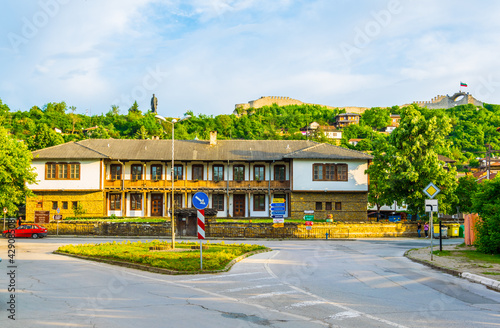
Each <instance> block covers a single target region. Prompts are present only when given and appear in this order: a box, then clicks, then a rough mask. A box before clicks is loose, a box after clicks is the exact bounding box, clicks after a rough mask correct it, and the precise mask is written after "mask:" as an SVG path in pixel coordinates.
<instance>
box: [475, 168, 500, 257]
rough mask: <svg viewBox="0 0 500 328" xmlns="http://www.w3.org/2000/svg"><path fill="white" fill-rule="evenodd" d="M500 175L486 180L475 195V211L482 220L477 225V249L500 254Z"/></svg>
mask: <svg viewBox="0 0 500 328" xmlns="http://www.w3.org/2000/svg"><path fill="white" fill-rule="evenodd" d="M499 194H500V177H498V176H497V177H496V178H495V179H494V180H490V181H488V180H487V181H484V182H483V183H481V184H480V186H479V188H478V192H477V193H476V194H475V195H474V196H473V201H472V202H473V208H472V209H473V211H474V212H477V213H479V216H480V217H481V221H479V222H478V224H477V225H476V230H477V239H476V246H477V250H478V251H480V252H482V253H487V254H500V197H498V195H499Z"/></svg>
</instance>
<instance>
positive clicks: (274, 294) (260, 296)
mask: <svg viewBox="0 0 500 328" xmlns="http://www.w3.org/2000/svg"><path fill="white" fill-rule="evenodd" d="M287 294H297V292H296V291H295V290H289V291H286V292H272V293H265V294H259V295H255V296H250V297H249V298H268V297H274V296H279V295H287Z"/></svg>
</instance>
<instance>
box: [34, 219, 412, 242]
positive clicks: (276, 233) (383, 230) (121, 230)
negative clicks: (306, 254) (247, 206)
mask: <svg viewBox="0 0 500 328" xmlns="http://www.w3.org/2000/svg"><path fill="white" fill-rule="evenodd" d="M213 221H214V220H213V219H212V220H209V221H208V222H207V225H206V230H205V232H206V236H207V238H301V239H326V234H327V233H328V238H330V239H334V238H381V237H416V236H417V229H416V225H415V224H414V223H380V222H373V223H339V222H334V223H323V222H321V223H319V222H314V223H313V226H312V228H311V230H307V227H306V226H305V225H304V224H302V223H285V226H284V227H283V228H274V227H273V224H272V223H231V222H221V223H217V222H213ZM43 226H44V227H46V228H47V229H48V232H49V235H51V236H55V235H56V234H58V235H82V236H123V237H126V236H148V237H151V236H153V237H154V236H157V237H170V236H171V234H170V231H171V229H170V222H169V221H167V222H163V223H162V222H152V223H112V222H61V223H59V227H57V223H50V224H44V225H43ZM177 236H178V237H179V235H178V234H177Z"/></svg>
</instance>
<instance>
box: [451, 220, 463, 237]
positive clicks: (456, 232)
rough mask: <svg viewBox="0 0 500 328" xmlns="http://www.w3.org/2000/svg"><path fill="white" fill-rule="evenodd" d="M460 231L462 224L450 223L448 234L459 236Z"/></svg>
mask: <svg viewBox="0 0 500 328" xmlns="http://www.w3.org/2000/svg"><path fill="white" fill-rule="evenodd" d="M459 231H460V224H458V223H452V224H449V225H448V236H450V237H458V236H459Z"/></svg>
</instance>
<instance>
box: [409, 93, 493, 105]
mask: <svg viewBox="0 0 500 328" xmlns="http://www.w3.org/2000/svg"><path fill="white" fill-rule="evenodd" d="M413 103H414V104H417V105H418V106H420V107H427V108H429V109H438V108H445V109H447V108H453V107H455V106H459V105H468V104H472V105H474V106H478V107H482V106H483V102H482V101H479V100H477V99H476V98H474V97H473V96H472V95H471V94H469V93H468V92H467V93H466V92H456V93H455V94H454V95H453V96H449V95H446V96H443V95H439V96H436V97H434V98H432V99H431V101H414V102H413Z"/></svg>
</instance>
